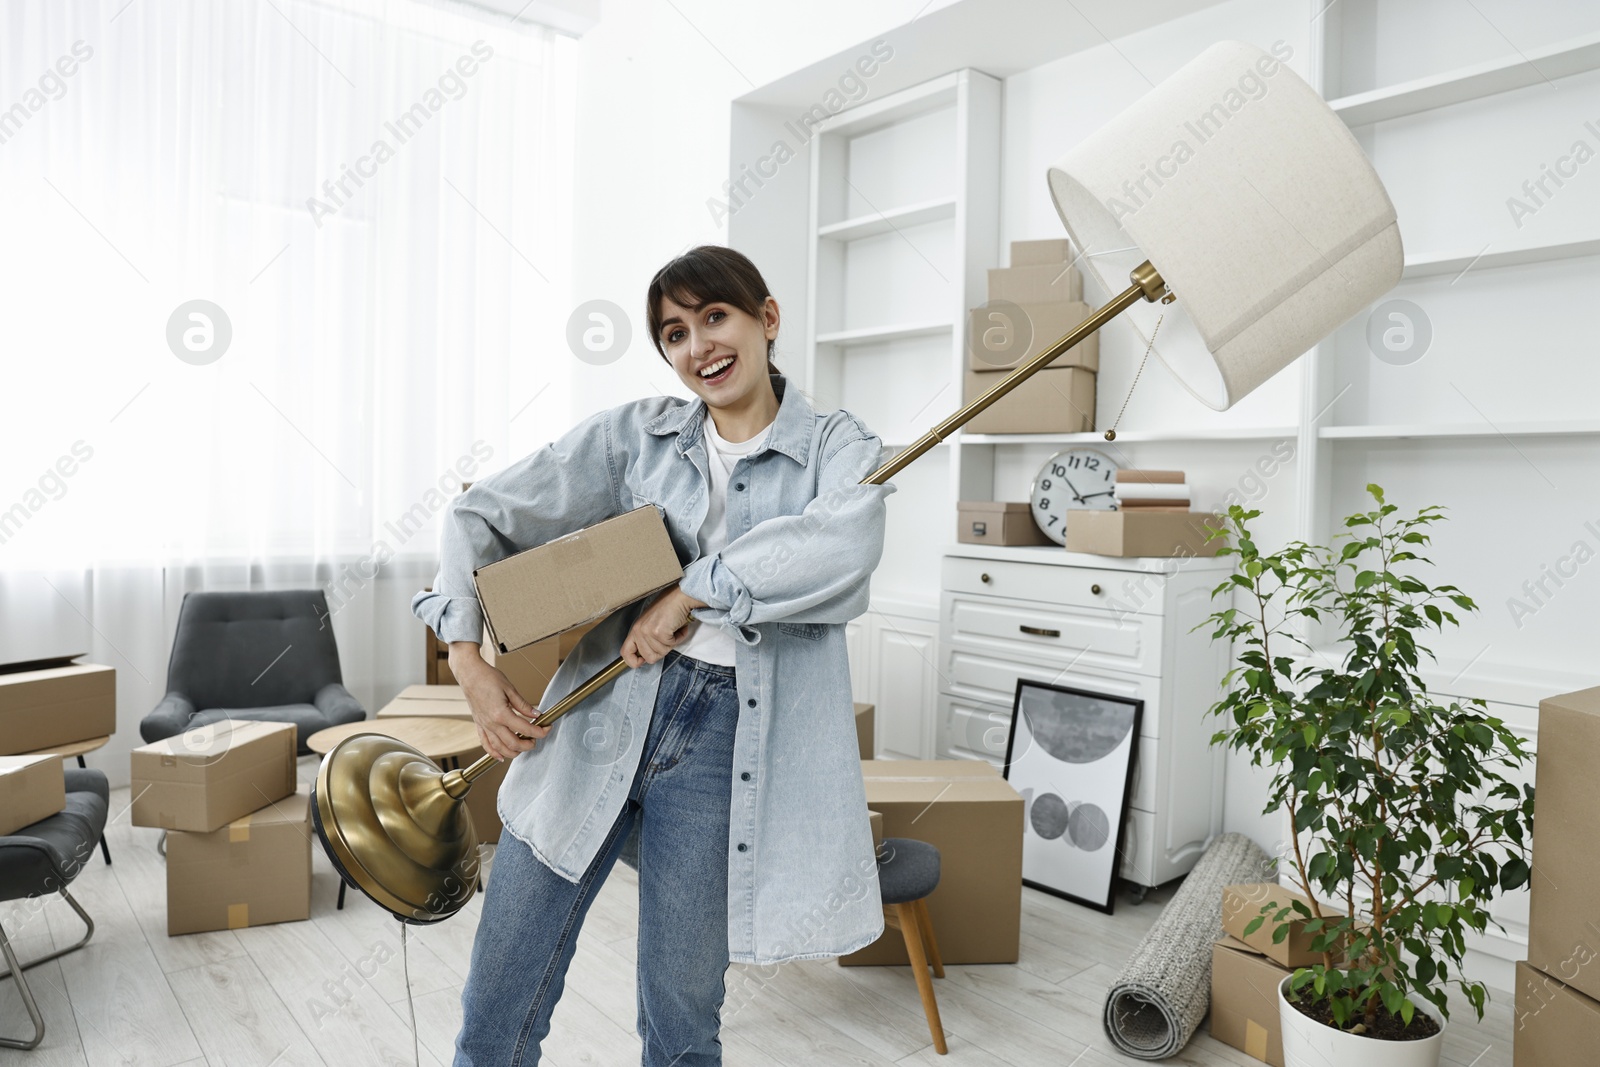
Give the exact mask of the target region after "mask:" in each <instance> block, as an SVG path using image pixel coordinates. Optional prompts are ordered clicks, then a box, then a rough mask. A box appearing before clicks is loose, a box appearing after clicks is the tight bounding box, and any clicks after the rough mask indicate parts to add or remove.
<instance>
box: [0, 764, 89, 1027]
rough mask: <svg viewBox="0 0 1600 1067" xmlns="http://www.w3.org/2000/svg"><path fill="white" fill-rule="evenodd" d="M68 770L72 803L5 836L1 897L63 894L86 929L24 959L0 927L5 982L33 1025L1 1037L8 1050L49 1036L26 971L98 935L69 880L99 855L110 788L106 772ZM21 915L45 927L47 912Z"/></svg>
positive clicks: (0, 852)
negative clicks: (26, 1034)
mask: <svg viewBox="0 0 1600 1067" xmlns="http://www.w3.org/2000/svg"><path fill="white" fill-rule="evenodd" d="M65 773H66V780H67V806H66V807H65V808H64V809H62V810H61V811H59V812H57V813H56V814H54V815H51V816H49V817H48V818H44V819H40V820H39V821H38V822H36V823H33V824H32V825H30V826H24V827H23V828H22V829H20V830H18V831H16V832H15V833H12V834H8V835H6V836H4V837H0V901H6V900H25V899H29V898H33V897H42V896H45V895H46V894H48V893H60V894H61V896H62V899H64V900H65V901H66V902H67V903H68V904H70V905H72V910H73V911H75V912H77V913H78V917H79V918H80V919H82V920H83V924H84V927H85V932H84V935H83V938H82V939H81V940H80V941H78V942H77V943H76V944H73V945H69V946H67V947H66V948H62V949H57V950H56V951H54V952H51V953H49V954H48V955H44V956H40V957H39V958H37V959H33V960H29V961H28V962H27V963H21V962H19V961H18V960H17V954H16V952H15V950H13V949H12V947H11V941H10V939H9V938H8V937H7V936H6V931H5V927H3V926H0V956H3V957H4V958H5V962H6V968H7V970H6V972H5V973H4V974H0V981H3V980H5V979H7V978H10V979H15V980H16V983H17V992H19V993H21V994H22V1005H23V1007H24V1008H26V1009H27V1011H28V1018H29V1020H31V1021H32V1023H33V1037H31V1038H27V1039H22V1038H14V1037H0V1046H4V1047H6V1048H24V1049H26V1048H35V1047H36V1046H37V1045H38V1044H39V1042H40V1041H43V1040H44V1016H43V1015H42V1014H40V1012H39V1005H38V1004H37V1003H35V1001H34V999H33V991H32V990H31V989H29V988H28V979H27V977H26V976H25V975H24V974H23V973H22V972H23V971H25V970H27V969H28V968H29V967H35V966H37V965H39V964H41V963H44V962H46V961H47V960H53V959H55V958H56V957H57V956H65V955H66V954H67V953H69V952H76V951H77V950H78V949H80V948H82V947H83V946H84V945H86V944H88V942H89V938H91V937H93V936H94V920H93V919H91V918H89V913H88V912H86V911H84V910H83V907H82V905H80V904H79V903H78V902H77V901H76V900H74V899H73V898H72V894H71V893H68V892H67V883H68V882H70V881H72V880H73V879H74V878H76V877H77V876H78V872H79V871H81V870H83V865H84V863H86V862H87V861H88V859H89V857H90V856H92V855H94V846H95V842H96V841H99V840H100V839H101V837H102V836H103V835H104V834H105V829H106V812H107V810H108V809H109V801H110V796H111V791H110V789H109V788H108V785H107V782H106V775H105V772H104V771H94V770H88V771H84V770H76V769H73V770H68V771H66V772H65ZM21 914H22V915H23V919H22V923H23V924H27V923H29V922H32V923H36V924H38V926H39V927H43V925H44V912H43V911H42V910H40V909H38V908H35V909H32V910H31V912H29V911H27V910H24V911H23V912H21ZM16 926H17V924H16V923H13V931H12V932H13V933H21V932H23V931H22V930H20V929H17V928H16ZM34 932H37V931H34Z"/></svg>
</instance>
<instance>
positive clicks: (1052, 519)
mask: <svg viewBox="0 0 1600 1067" xmlns="http://www.w3.org/2000/svg"><path fill="white" fill-rule="evenodd" d="M1060 521H1061V516H1060V515H1052V516H1050V525H1051V526H1054V525H1055V524H1056V523H1058V522H1060Z"/></svg>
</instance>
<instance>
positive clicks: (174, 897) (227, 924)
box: [167, 784, 311, 936]
mask: <svg viewBox="0 0 1600 1067" xmlns="http://www.w3.org/2000/svg"><path fill="white" fill-rule="evenodd" d="M310 800H311V787H310V785H309V784H308V785H306V786H303V787H302V788H300V789H299V790H297V791H294V792H291V793H290V794H289V795H288V796H287V797H280V798H278V799H277V800H275V801H274V802H273V803H271V804H268V805H266V806H265V807H262V808H260V809H259V810H257V811H253V812H248V813H246V814H244V815H241V816H239V817H238V818H236V819H234V820H232V821H230V822H229V823H228V824H227V825H225V826H223V827H221V828H220V829H217V830H214V831H212V832H210V833H193V832H185V831H177V832H174V833H169V834H168V835H167V934H168V936H172V935H176V934H195V933H200V932H201V931H204V930H235V929H238V928H239V927H241V926H264V925H266V924H267V923H281V922H292V921H294V920H296V919H309V918H311V804H310Z"/></svg>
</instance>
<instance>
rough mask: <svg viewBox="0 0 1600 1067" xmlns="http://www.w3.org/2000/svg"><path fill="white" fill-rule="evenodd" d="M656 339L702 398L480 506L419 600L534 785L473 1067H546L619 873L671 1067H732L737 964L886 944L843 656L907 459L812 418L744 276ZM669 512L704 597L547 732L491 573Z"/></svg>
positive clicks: (584, 431) (539, 465) (630, 621)
mask: <svg viewBox="0 0 1600 1067" xmlns="http://www.w3.org/2000/svg"><path fill="white" fill-rule="evenodd" d="M646 319H647V321H648V323H649V332H650V337H651V341H652V342H653V343H654V344H655V346H656V350H657V351H658V352H659V353H660V354H661V357H662V358H663V359H664V360H666V361H667V363H668V364H669V365H670V366H671V367H672V369H673V370H674V371H676V372H677V375H678V377H679V379H681V380H682V381H683V383H684V384H685V385H686V386H687V387H688V388H689V390H690V391H691V392H692V393H693V394H694V399H693V400H688V401H686V400H683V399H681V398H679V397H671V396H660V397H650V398H648V399H644V400H634V401H630V402H628V403H625V404H622V405H619V406H617V407H613V408H610V409H608V410H606V411H602V412H600V413H599V414H597V415H594V416H592V417H590V418H588V419H586V420H584V421H583V422H581V423H580V424H579V425H577V426H576V427H574V428H573V429H572V430H571V431H569V432H568V433H566V434H565V435H563V436H562V437H561V438H560V439H559V440H557V441H555V442H553V443H551V444H549V445H547V446H545V447H543V448H541V449H539V450H538V451H536V452H534V453H533V454H532V455H530V456H528V457H526V458H525V459H523V460H520V461H519V462H517V463H516V464H513V465H512V466H511V467H508V468H507V469H505V470H503V471H501V472H499V473H497V474H495V475H492V476H490V477H488V478H485V479H483V480H482V481H479V482H476V483H474V484H473V486H472V487H471V488H470V489H469V490H467V491H466V492H465V493H463V494H462V495H461V496H460V497H459V498H458V499H457V501H456V503H455V505H454V507H453V508H452V509H451V510H450V512H449V517H448V521H447V522H446V524H445V530H444V536H443V545H442V551H441V569H440V572H439V576H438V578H437V579H436V580H435V582H434V584H433V591H432V592H427V593H419V594H417V596H416V598H415V599H414V600H413V602H412V610H413V611H415V612H416V614H417V615H418V616H419V617H420V618H422V619H423V621H424V622H426V623H427V624H428V625H429V626H430V627H432V628H433V630H434V632H435V633H437V634H438V635H439V637H440V639H441V640H443V641H446V642H448V643H449V645H450V669H451V671H452V672H453V673H454V674H455V676H456V678H457V680H458V681H459V682H460V684H461V686H462V688H463V690H464V691H465V694H466V697H467V701H468V703H469V705H470V706H471V709H472V716H473V721H474V722H475V723H476V724H477V727H478V734H479V737H480V738H481V739H482V742H483V746H484V748H485V749H486V750H487V751H489V752H490V753H493V754H494V755H495V756H497V757H499V758H501V759H511V761H512V762H511V765H510V767H509V769H508V771H507V774H506V778H505V781H504V783H503V784H502V785H501V787H500V794H499V803H498V808H499V813H500V817H501V819H502V821H503V822H504V823H505V829H504V831H503V832H502V834H501V837H500V843H499V847H498V848H497V849H496V852H495V859H494V870H493V875H492V877H491V878H490V879H489V887H488V891H487V893H486V894H485V897H484V900H483V908H482V916H481V918H480V920H479V925H478V932H477V939H476V941H475V942H474V945H473V952H472V964H471V971H470V973H469V975H468V977H467V983H466V987H465V989H464V990H463V992H462V1005H463V1015H464V1017H463V1022H462V1028H461V1032H460V1034H459V1036H458V1038H457V1043H456V1058H455V1063H456V1065H457V1067H466V1065H481V1067H487V1065H494V1067H503V1065H506V1064H533V1063H537V1062H538V1060H539V1050H540V1045H541V1042H542V1041H543V1040H544V1038H545V1036H546V1035H547V1034H548V1033H549V1028H550V1016H551V1013H552V1011H553V1010H554V1008H555V1004H556V1001H557V999H558V998H559V997H560V995H561V992H562V989H563V988H564V984H565V977H566V971H567V967H568V965H569V964H570V962H571V960H572V957H573V954H574V952H575V949H576V943H577V937H578V932H579V929H580V928H581V926H582V923H583V920H584V916H585V915H586V914H587V912H588V908H589V904H590V902H591V901H592V900H593V898H594V894H595V893H596V892H597V891H598V890H599V888H600V885H601V884H602V882H603V881H604V880H605V878H606V875H607V874H608V873H609V872H610V870H611V868H612V866H613V864H614V862H615V861H616V859H617V858H618V857H619V856H620V857H621V858H622V860H623V861H624V862H625V863H627V864H628V865H629V866H631V867H633V868H634V869H635V870H636V871H637V872H638V877H639V939H638V1017H637V1029H638V1032H639V1036H640V1039H641V1041H642V1043H643V1048H644V1052H643V1058H642V1062H643V1063H644V1064H645V1065H647V1067H648V1065H660V1067H666V1065H668V1064H672V1065H675V1067H698V1065H702V1064H720V1063H721V1062H722V1042H721V1038H720V1036H719V1033H720V1029H721V1021H722V1009H723V1004H724V1001H725V999H727V994H728V992H729V990H728V988H727V986H726V984H725V982H724V975H725V971H726V969H727V966H728V963H729V962H730V961H732V962H740V963H753V964H776V963H782V962H785V961H787V960H794V959H815V958H825V957H831V956H839V955H843V954H845V953H847V952H853V951H855V950H856V949H859V948H862V947H863V946H865V945H868V944H870V943H871V942H873V941H875V940H876V939H877V938H878V937H879V936H880V935H881V934H882V932H883V914H882V905H881V900H880V897H879V892H878V883H877V866H876V863H875V860H874V855H873V849H872V839H871V829H870V826H869V823H868V819H867V812H866V794H865V788H864V785H863V783H862V780H861V772H860V764H859V762H858V759H859V754H858V751H857V747H856V735H855V725H854V714H853V707H852V703H851V694H850V675H849V664H848V662H847V659H846V650H845V641H844V623H845V622H847V621H848V620H850V619H852V618H855V617H856V616H858V615H860V614H861V613H862V612H864V611H865V610H866V608H867V600H868V584H869V580H870V577H871V573H872V570H873V568H874V567H875V566H876V565H877V562H878V559H879V557H880V556H881V555H882V551H883V534H884V516H885V510H886V509H885V505H884V498H885V497H886V496H887V495H888V494H889V493H892V492H894V487H893V486H892V485H882V486H862V485H860V484H859V483H860V481H861V479H862V478H864V477H866V476H867V475H868V474H870V473H871V472H872V471H873V470H874V469H876V467H877V466H878V464H879V462H880V459H881V448H882V444H881V442H880V440H879V439H878V437H877V436H876V435H874V434H873V433H872V432H871V431H870V430H868V429H867V428H866V426H864V425H863V424H862V423H861V421H860V420H859V419H857V418H855V417H854V416H853V415H851V414H849V413H848V412H845V411H842V410H841V411H829V412H822V413H819V412H815V411H813V410H812V408H811V405H810V404H809V403H808V402H807V400H806V398H805V397H804V395H803V394H802V393H801V392H800V391H799V390H798V389H796V388H793V387H791V386H789V385H788V384H787V381H786V379H785V378H784V376H783V375H782V374H781V373H780V372H779V371H778V370H777V368H776V367H775V366H773V365H772V362H771V357H772V349H773V346H774V343H775V340H776V338H777V335H778V321H779V317H778V304H777V301H776V300H774V299H773V298H772V295H771V293H770V292H769V291H768V289H767V286H766V283H765V282H764V281H763V280H762V277H761V274H760V272H759V271H758V270H756V268H755V266H754V264H752V263H751V262H750V260H749V259H747V258H746V257H745V256H743V255H741V254H740V253H738V252H735V251H733V250H732V249H728V248H721V247H716V246H708V245H702V246H700V247H698V248H694V249H692V250H690V251H689V252H687V253H685V254H684V255H682V256H679V257H677V258H676V259H674V260H672V261H671V262H670V263H668V264H667V265H666V266H664V267H663V268H662V269H661V270H660V271H659V272H658V273H657V274H656V276H655V278H654V279H653V280H652V281H651V283H650V289H649V293H648V296H647V302H646ZM645 504H655V505H658V506H659V507H660V508H661V509H662V510H663V512H664V519H665V522H666V525H667V528H668V532H669V533H670V535H671V537H672V540H673V543H674V546H675V547H676V549H677V552H678V558H679V559H680V560H682V561H686V564H687V565H686V566H685V567H684V572H683V577H682V579H681V580H680V581H679V582H678V584H677V585H676V586H673V587H670V588H668V589H667V590H665V591H664V592H663V593H661V594H659V595H658V596H656V597H655V598H654V599H652V600H650V602H649V603H648V604H644V603H640V604H632V605H629V606H627V607H625V608H621V609H619V610H617V611H615V612H613V613H612V614H611V615H610V616H609V617H607V618H606V619H605V620H604V621H603V622H602V623H600V624H599V625H598V626H596V627H595V628H594V629H593V630H591V631H590V632H589V633H587V634H585V635H584V637H583V639H582V640H581V641H580V642H579V643H578V645H577V647H576V648H575V649H574V650H573V652H572V654H571V655H570V656H568V658H567V659H566V660H565V661H564V662H563V663H562V665H561V667H560V669H559V670H558V671H557V672H556V675H555V677H554V678H553V679H552V680H551V682H550V685H549V687H548V688H547V690H546V692H545V694H544V695H543V699H542V700H541V704H540V706H541V707H543V708H548V707H549V706H551V705H552V704H554V703H555V702H556V701H557V700H558V699H560V698H561V697H562V696H564V695H565V694H567V693H569V692H571V691H572V690H573V689H575V688H576V687H577V686H578V685H579V684H580V683H582V682H583V681H584V680H585V679H587V678H589V677H591V676H592V675H593V674H595V673H597V672H598V671H599V670H600V669H602V668H603V667H604V666H605V665H606V664H607V663H609V662H611V661H612V660H613V659H615V658H616V657H617V655H619V654H620V655H621V656H622V657H623V658H624V659H625V660H626V661H627V663H628V665H629V666H630V667H631V668H633V669H632V670H629V671H626V672H624V674H623V675H622V676H621V677H620V678H617V679H615V680H614V681H612V682H609V683H607V684H606V685H605V686H604V687H602V688H601V689H600V690H598V691H597V692H596V693H595V694H594V695H592V696H590V697H589V698H588V699H587V700H585V701H584V702H583V704H581V705H579V706H578V707H577V708H575V709H573V710H572V711H570V712H568V713H567V714H566V715H564V716H562V717H561V718H560V719H557V720H556V721H555V722H554V723H552V724H551V725H550V726H548V727H543V728H541V727H534V726H532V725H531V721H530V720H531V719H532V718H534V717H535V716H536V714H537V710H536V709H535V708H534V707H533V706H532V705H531V704H530V703H529V702H528V700H527V699H526V698H527V697H530V696H532V695H533V694H522V693H518V692H516V690H515V689H514V688H513V687H512V686H511V684H510V683H509V682H508V681H507V680H506V678H505V676H504V675H503V674H502V673H500V672H499V671H498V670H496V669H494V668H493V667H491V666H489V665H488V664H487V663H485V662H484V661H483V659H482V657H481V656H480V655H479V645H478V641H479V637H480V632H481V629H482V615H481V613H480V608H479V604H478V601H477V599H476V597H475V596H474V593H473V585H472V570H473V568H475V567H478V566H481V565H483V564H486V563H489V562H492V561H493V560H496V559H500V558H503V557H504V556H506V555H508V554H510V553H511V552H514V551H518V550H521V549H524V548H529V547H532V546H534V545H539V544H543V543H544V542H546V541H549V540H551V539H552V538H556V537H561V536H565V535H567V534H570V533H572V532H574V531H576V530H578V529H581V528H583V527H586V526H589V525H592V524H594V523H596V522H599V521H601V520H603V519H606V518H609V517H611V516H614V515H618V514H621V513H622V512H625V511H630V510H632V509H634V508H637V507H640V506H643V505H645ZM541 741H542V743H541ZM742 992H743V991H742V990H741V993H742Z"/></svg>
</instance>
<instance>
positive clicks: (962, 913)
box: [839, 759, 1022, 966]
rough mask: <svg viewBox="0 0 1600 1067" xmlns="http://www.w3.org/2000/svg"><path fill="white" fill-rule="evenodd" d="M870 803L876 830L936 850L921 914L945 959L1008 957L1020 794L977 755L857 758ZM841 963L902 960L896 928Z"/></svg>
mask: <svg viewBox="0 0 1600 1067" xmlns="http://www.w3.org/2000/svg"><path fill="white" fill-rule="evenodd" d="M861 773H862V778H863V779H864V781H865V784H866V790H867V806H868V808H870V809H871V810H872V811H876V812H879V813H881V814H882V816H883V836H884V837H886V838H888V837H909V838H913V839H915V840H917V841H926V842H928V843H929V844H931V845H934V846H936V847H937V848H938V849H939V886H938V888H937V889H935V890H934V891H933V892H932V893H931V894H930V895H929V896H928V915H929V918H931V919H932V920H933V928H934V932H935V935H936V936H937V937H938V940H939V954H940V955H941V956H942V957H943V958H944V962H945V963H1015V962H1017V956H1018V953H1019V949H1020V947H1021V932H1022V926H1021V921H1022V797H1021V795H1019V794H1018V793H1017V791H1016V789H1015V788H1014V787H1013V786H1012V785H1011V783H1010V782H1008V781H1006V780H1005V779H1004V778H1002V777H1000V772H999V771H997V770H995V769H994V767H992V766H991V765H990V764H989V763H987V762H985V761H983V760H960V759H956V760H863V761H862V764H861ZM839 962H840V964H841V965H845V966H851V965H862V964H901V965H904V964H905V963H906V962H907V959H906V946H905V940H904V938H902V937H901V935H900V931H898V930H895V929H893V928H892V927H886V928H885V930H884V936H883V937H880V938H878V940H876V941H874V942H873V943H872V944H870V945H868V946H867V947H866V948H864V949H861V950H860V951H858V952H852V953H850V954H848V955H845V956H841V957H839Z"/></svg>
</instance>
